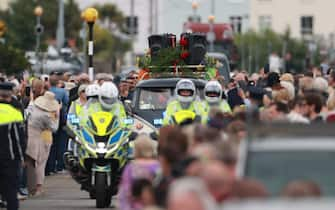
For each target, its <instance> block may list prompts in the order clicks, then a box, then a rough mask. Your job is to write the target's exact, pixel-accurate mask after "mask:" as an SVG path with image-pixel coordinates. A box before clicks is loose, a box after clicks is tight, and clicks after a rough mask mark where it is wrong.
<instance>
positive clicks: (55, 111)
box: [26, 91, 59, 195]
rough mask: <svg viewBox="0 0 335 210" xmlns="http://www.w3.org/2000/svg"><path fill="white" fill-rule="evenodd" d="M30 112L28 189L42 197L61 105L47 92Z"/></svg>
mask: <svg viewBox="0 0 335 210" xmlns="http://www.w3.org/2000/svg"><path fill="white" fill-rule="evenodd" d="M28 112H29V114H28V116H29V117H28V129H29V137H28V145H27V150H26V155H27V156H28V157H27V169H28V188H29V193H30V194H31V195H40V194H41V193H42V192H43V189H42V186H43V183H44V175H45V174H44V171H45V166H46V163H47V160H48V156H49V151H50V147H51V144H52V132H55V131H57V129H58V119H59V117H58V115H59V104H58V102H57V101H56V99H55V95H54V94H53V93H52V92H49V91H47V92H45V94H44V95H43V96H40V97H38V98H37V99H36V100H35V101H34V102H33V103H31V104H30V106H29V108H28Z"/></svg>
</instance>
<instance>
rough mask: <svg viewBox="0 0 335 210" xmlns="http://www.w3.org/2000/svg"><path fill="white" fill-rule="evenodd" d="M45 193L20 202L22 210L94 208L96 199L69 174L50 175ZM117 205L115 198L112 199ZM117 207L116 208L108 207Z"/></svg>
mask: <svg viewBox="0 0 335 210" xmlns="http://www.w3.org/2000/svg"><path fill="white" fill-rule="evenodd" d="M45 182H46V183H45V193H44V194H43V195H41V196H39V197H36V198H29V199H28V200H25V201H21V202H20V210H94V209H96V208H95V200H91V199H89V196H88V193H87V192H84V191H80V186H79V185H78V184H77V183H76V182H75V181H74V180H73V179H72V178H71V177H70V175H68V174H62V175H53V176H48V177H47V178H46V181H45ZM112 202H113V203H114V204H112V205H113V206H115V199H113V201H112ZM107 209H115V208H112V207H110V208H107Z"/></svg>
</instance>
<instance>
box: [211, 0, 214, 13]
mask: <svg viewBox="0 0 335 210" xmlns="http://www.w3.org/2000/svg"><path fill="white" fill-rule="evenodd" d="M211 15H214V16H215V0H212V2H211Z"/></svg>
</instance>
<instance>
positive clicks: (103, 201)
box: [95, 172, 112, 208]
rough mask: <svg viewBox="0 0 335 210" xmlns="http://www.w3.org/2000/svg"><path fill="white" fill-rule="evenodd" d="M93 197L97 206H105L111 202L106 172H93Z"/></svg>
mask: <svg viewBox="0 0 335 210" xmlns="http://www.w3.org/2000/svg"><path fill="white" fill-rule="evenodd" d="M95 199H96V207H97V208H106V207H108V206H109V205H110V203H111V199H112V198H111V196H110V193H108V187H107V174H106V173H100V172H97V173H96V174H95Z"/></svg>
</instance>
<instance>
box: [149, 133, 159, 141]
mask: <svg viewBox="0 0 335 210" xmlns="http://www.w3.org/2000/svg"><path fill="white" fill-rule="evenodd" d="M149 136H150V138H151V139H152V140H155V141H158V134H157V133H156V132H151V133H150V134H149Z"/></svg>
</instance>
